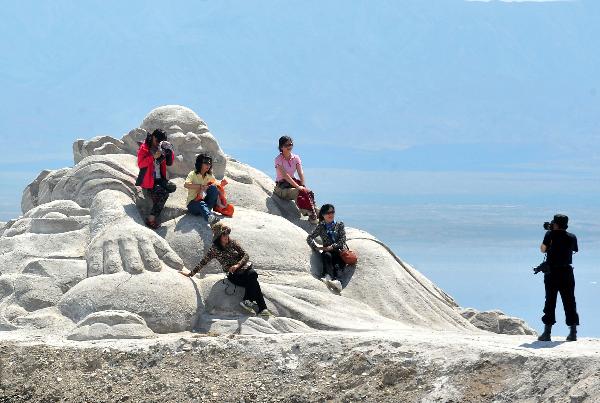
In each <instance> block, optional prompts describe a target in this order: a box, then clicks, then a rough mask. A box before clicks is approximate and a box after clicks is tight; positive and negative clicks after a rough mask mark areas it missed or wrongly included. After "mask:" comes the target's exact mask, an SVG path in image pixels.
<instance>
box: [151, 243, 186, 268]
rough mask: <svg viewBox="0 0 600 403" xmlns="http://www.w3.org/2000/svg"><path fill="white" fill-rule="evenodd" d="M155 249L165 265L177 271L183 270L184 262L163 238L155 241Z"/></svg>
mask: <svg viewBox="0 0 600 403" xmlns="http://www.w3.org/2000/svg"><path fill="white" fill-rule="evenodd" d="M153 244H154V249H155V250H156V254H157V255H158V257H159V258H160V259H161V260H162V261H163V262H165V264H166V265H167V266H169V267H171V268H173V269H175V270H181V269H183V267H184V266H183V260H181V258H180V257H179V255H177V253H175V252H174V251H173V249H171V247H170V246H169V244H168V243H167V241H165V240H164V239H162V238H158V239H156V240H154V242H153Z"/></svg>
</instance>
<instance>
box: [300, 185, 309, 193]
mask: <svg viewBox="0 0 600 403" xmlns="http://www.w3.org/2000/svg"><path fill="white" fill-rule="evenodd" d="M298 190H299V191H301V192H308V189H306V187H304V186H302V185H300V186H298Z"/></svg>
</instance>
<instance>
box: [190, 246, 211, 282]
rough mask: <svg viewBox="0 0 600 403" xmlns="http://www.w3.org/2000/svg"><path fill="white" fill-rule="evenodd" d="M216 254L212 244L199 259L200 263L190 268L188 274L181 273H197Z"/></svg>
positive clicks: (192, 274)
mask: <svg viewBox="0 0 600 403" xmlns="http://www.w3.org/2000/svg"><path fill="white" fill-rule="evenodd" d="M216 256H217V250H216V249H215V247H214V246H211V247H210V249H209V250H208V252H206V254H205V255H204V257H203V258H202V260H201V261H200V263H198V264H197V265H196V267H194V268H193V269H192V271H190V272H189V273H188V274H183V273H181V274H183V275H184V276H187V277H194V275H196V273H198V272H199V271H200V270H202V268H203V267H204V266H206V265H207V264H208V262H210V261H211V260H213V259H214V258H215V257H216Z"/></svg>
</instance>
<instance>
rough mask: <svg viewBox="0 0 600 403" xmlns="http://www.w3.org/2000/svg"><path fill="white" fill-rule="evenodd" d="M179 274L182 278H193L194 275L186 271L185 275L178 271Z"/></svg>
mask: <svg viewBox="0 0 600 403" xmlns="http://www.w3.org/2000/svg"><path fill="white" fill-rule="evenodd" d="M179 274H181V275H182V276H186V277H194V275H193V274H192V272H191V271H188V272H187V273H185V272H183V271H180V272H179Z"/></svg>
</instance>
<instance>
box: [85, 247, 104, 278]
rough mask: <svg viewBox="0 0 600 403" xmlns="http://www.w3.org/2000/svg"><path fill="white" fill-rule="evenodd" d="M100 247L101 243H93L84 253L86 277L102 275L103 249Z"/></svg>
mask: <svg viewBox="0 0 600 403" xmlns="http://www.w3.org/2000/svg"><path fill="white" fill-rule="evenodd" d="M102 245H103V242H100V243H98V242H93V243H92V244H91V245H90V246H89V248H88V250H87V252H86V260H87V276H88V277H92V276H98V275H100V274H102V273H103V265H102V262H103V260H104V249H103V248H102Z"/></svg>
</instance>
